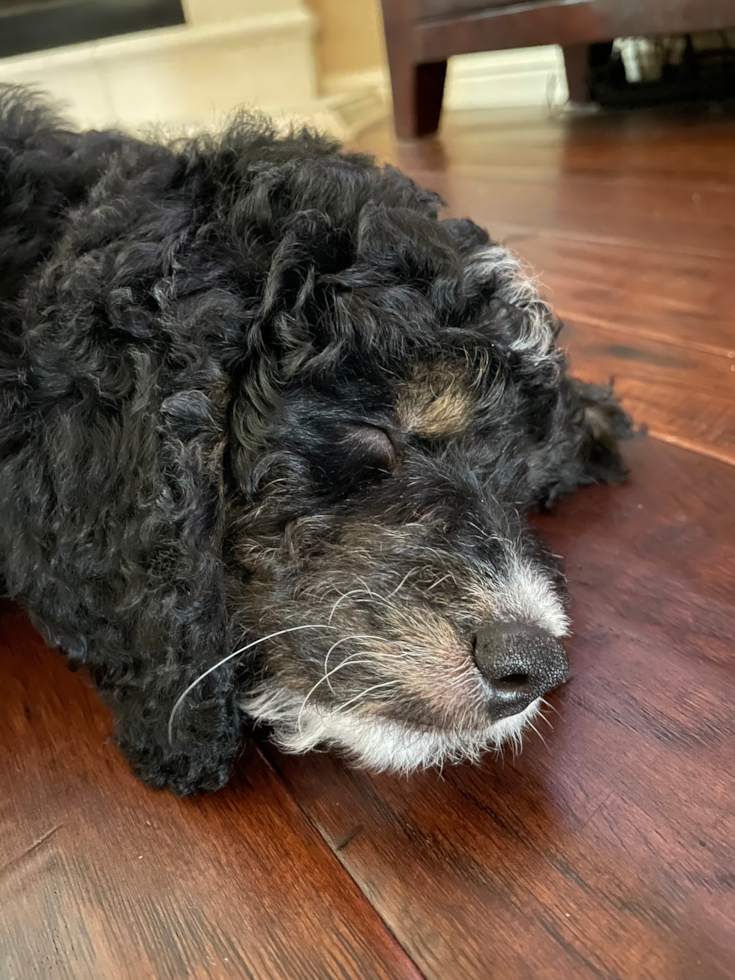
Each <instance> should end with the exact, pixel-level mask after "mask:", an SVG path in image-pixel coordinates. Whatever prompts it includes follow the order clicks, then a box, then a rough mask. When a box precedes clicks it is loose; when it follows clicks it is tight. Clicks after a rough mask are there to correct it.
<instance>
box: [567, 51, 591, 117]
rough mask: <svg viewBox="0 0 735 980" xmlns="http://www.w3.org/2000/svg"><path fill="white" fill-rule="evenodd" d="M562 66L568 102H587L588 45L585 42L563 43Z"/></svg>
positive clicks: (588, 99) (588, 98) (588, 94)
mask: <svg viewBox="0 0 735 980" xmlns="http://www.w3.org/2000/svg"><path fill="white" fill-rule="evenodd" d="M562 51H563V52H564V68H565V69H566V73H567V88H568V89H569V101H570V102H580V103H584V102H589V101H590V86H589V46H588V45H586V44H565V45H564V46H563V47H562Z"/></svg>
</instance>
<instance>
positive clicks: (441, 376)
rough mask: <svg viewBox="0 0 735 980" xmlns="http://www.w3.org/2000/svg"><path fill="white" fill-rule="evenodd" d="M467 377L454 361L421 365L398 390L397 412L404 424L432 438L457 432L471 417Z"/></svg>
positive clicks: (413, 430)
mask: <svg viewBox="0 0 735 980" xmlns="http://www.w3.org/2000/svg"><path fill="white" fill-rule="evenodd" d="M472 405H473V401H472V397H471V395H470V392H469V388H468V385H467V383H466V379H465V378H464V376H463V375H462V374H461V373H460V372H459V370H458V369H456V368H455V367H453V366H451V365H447V364H439V365H436V366H434V367H430V368H428V367H422V368H420V369H418V370H417V371H415V372H414V375H413V377H412V378H411V379H410V380H409V381H405V382H403V383H402V384H401V385H400V387H399V390H398V399H397V402H396V412H397V414H398V421H399V423H400V425H401V427H402V428H404V429H407V430H408V431H409V432H415V433H416V435H419V436H425V437H426V438H429V439H433V438H436V437H438V436H451V435H457V434H458V433H459V432H462V431H463V430H464V429H466V428H467V426H468V425H469V424H470V422H471V420H472Z"/></svg>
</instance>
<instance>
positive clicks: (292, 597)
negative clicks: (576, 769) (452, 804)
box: [0, 88, 633, 794]
mask: <svg viewBox="0 0 735 980" xmlns="http://www.w3.org/2000/svg"><path fill="white" fill-rule="evenodd" d="M441 206H442V202H441V200H440V199H439V197H438V196H437V195H436V194H435V193H433V192H431V191H428V190H422V189H421V188H419V187H417V186H416V185H415V184H414V183H413V182H412V181H411V180H410V179H409V178H408V177H407V176H405V175H404V174H402V173H401V172H399V171H398V170H396V169H394V168H393V167H391V166H382V167H381V166H378V165H377V164H376V163H375V162H374V160H373V159H372V158H370V157H369V156H366V155H363V154H359V153H352V152H346V151H344V150H343V149H342V148H341V147H340V146H339V144H337V143H336V142H334V141H333V140H332V139H330V138H328V137H326V136H322V135H318V134H315V133H313V132H311V131H308V130H306V129H304V130H300V131H296V130H294V131H293V132H291V133H289V134H286V135H283V134H281V135H278V134H277V133H276V132H275V131H274V129H273V128H272V126H271V125H269V124H268V123H267V122H266V121H264V120H263V119H260V118H257V117H254V116H249V115H246V114H243V115H241V116H239V117H238V118H236V119H235V120H234V121H233V122H232V124H231V125H230V126H229V128H228V129H227V130H226V131H225V132H224V133H223V135H221V136H219V137H217V138H215V137H210V136H201V137H197V138H190V139H180V140H178V141H173V142H166V141H164V140H155V139H151V140H143V139H137V138H134V137H133V136H130V135H125V134H123V133H120V132H117V131H109V132H97V131H95V132H82V133H79V132H75V131H73V130H72V129H71V128H70V127H69V126H68V125H67V124H65V123H64V121H63V120H62V119H60V118H58V117H57V116H56V115H55V113H54V111H52V109H50V108H48V107H46V106H45V105H44V104H43V102H42V101H39V99H38V98H37V97H35V96H33V95H32V94H29V93H28V92H24V91H22V90H18V89H14V88H5V89H3V90H2V94H0V393H1V395H2V399H1V402H0V405H1V409H0V410H1V412H2V415H1V416H0V514H1V515H2V516H1V519H0V578H2V580H3V590H4V594H6V595H8V596H11V597H14V598H16V599H18V600H19V601H21V602H22V603H23V604H24V605H25V607H26V608H27V610H28V612H29V614H30V616H31V618H32V620H33V622H34V623H35V625H36V626H37V627H38V629H39V630H40V631H41V633H42V634H43V636H44V638H45V639H46V640H47V642H48V643H49V644H51V645H52V646H56V647H59V648H60V649H61V650H63V651H65V653H66V654H67V656H68V659H69V662H70V665H71V666H79V665H86V667H87V668H88V669H89V672H90V673H91V676H92V678H93V680H94V682H95V684H96V686H97V688H98V690H99V692H100V693H101V695H102V697H103V698H104V699H105V701H106V702H107V703H108V704H109V706H110V708H111V710H112V714H113V717H114V725H115V734H116V740H117V742H118V744H119V746H120V748H121V750H122V752H123V753H124V754H125V756H126V757H127V759H128V760H129V762H130V764H131V766H132V768H133V770H134V771H135V772H136V773H137V774H138V776H140V777H141V778H142V779H144V780H145V781H147V782H148V783H149V784H152V785H153V786H168V787H170V789H171V790H173V791H174V792H175V793H177V794H186V793H190V792H193V791H197V790H213V789H217V788H219V787H221V786H222V785H223V784H224V783H225V782H226V781H227V779H228V777H229V774H230V771H231V767H232V763H233V759H234V757H235V755H236V752H237V750H238V747H239V746H240V744H241V742H242V739H243V735H244V732H245V730H246V728H247V727H248V726H249V725H254V724H263V725H267V726H269V727H270V729H271V730H272V733H273V737H274V739H275V740H276V742H277V743H278V744H279V745H280V746H282V747H283V748H284V749H286V750H289V751H293V752H306V751H307V750H309V749H312V748H313V747H315V746H318V745H326V746H336V747H341V748H342V749H343V750H345V751H346V752H347V753H348V754H349V755H350V756H352V758H353V759H354V760H356V762H358V763H360V764H364V765H367V766H370V767H373V768H375V769H383V770H393V771H401V772H409V771H411V770H414V769H416V768H420V767H426V766H431V765H441V764H443V763H445V762H455V761H461V760H464V759H474V758H477V757H478V755H479V754H480V753H481V752H483V751H485V750H486V749H488V748H493V747H497V746H500V745H501V744H503V743H504V742H506V741H509V740H510V741H513V740H518V739H519V737H520V734H521V732H522V730H523V728H524V726H526V725H528V724H530V723H531V721H532V719H533V717H534V715H535V714H536V712H537V711H538V710H539V706H540V705H541V703H542V700H543V697H544V695H545V694H547V693H548V692H549V691H550V690H551V689H553V688H554V687H556V686H557V685H559V684H561V683H562V682H563V681H564V679H565V677H566V674H567V669H568V665H567V658H566V655H565V652H564V648H563V646H562V642H561V641H562V639H563V638H564V636H565V635H566V634H567V632H568V628H569V624H568V620H567V615H566V613H565V586H564V579H563V575H562V572H561V570H560V568H559V566H558V564H557V562H556V559H554V558H553V557H552V556H551V555H550V554H549V553H548V552H547V550H546V549H545V548H544V547H543V545H542V544H541V543H540V542H539V541H538V540H537V539H536V538H535V536H534V535H533V534H532V533H531V531H530V529H529V526H528V524H527V521H526V515H527V514H528V512H529V511H531V510H533V509H534V508H545V507H547V506H549V505H550V504H551V503H552V502H554V501H555V500H557V499H558V498H560V497H562V496H564V495H566V494H568V493H570V492H571V491H572V490H574V489H575V488H576V487H578V486H579V485H581V484H590V483H597V482H601V481H604V482H608V483H615V482H618V481H620V480H622V479H623V478H624V477H625V475H626V470H625V466H624V464H623V461H622V459H621V454H620V449H619V443H620V441H621V440H624V439H626V438H628V437H629V436H630V435H631V434H632V431H633V429H632V424H631V420H630V419H629V417H628V416H627V414H626V413H625V412H624V411H623V410H622V409H621V407H620V406H619V404H618V403H617V402H616V400H615V399H614V397H613V395H612V392H611V390H610V389H608V388H606V387H598V386H595V385H592V384H585V383H583V382H581V381H578V380H575V379H574V378H572V377H570V375H569V374H568V373H567V367H566V362H565V357H564V354H563V352H562V350H561V349H560V348H559V347H558V346H557V343H556V337H557V334H558V329H559V324H558V322H557V321H556V320H555V319H554V317H553V316H552V314H551V312H550V310H549V308H548V307H547V306H546V305H545V304H544V303H543V302H542V301H541V300H540V299H539V297H538V295H537V293H536V290H535V288H534V286H533V284H532V282H531V281H530V280H529V278H528V277H527V276H526V275H525V274H524V273H523V271H522V269H521V266H520V265H519V262H518V261H517V260H516V258H514V256H513V255H512V254H511V253H510V252H509V251H507V250H506V249H505V248H504V247H503V246H502V245H500V244H498V243H496V242H494V241H492V240H491V239H490V238H489V236H488V234H487V233H486V232H485V231H483V230H482V229H481V228H479V227H478V226H477V225H476V224H474V223H473V222H472V221H470V220H466V219H456V218H443V219H441V218H440V217H439V213H440V208H441Z"/></svg>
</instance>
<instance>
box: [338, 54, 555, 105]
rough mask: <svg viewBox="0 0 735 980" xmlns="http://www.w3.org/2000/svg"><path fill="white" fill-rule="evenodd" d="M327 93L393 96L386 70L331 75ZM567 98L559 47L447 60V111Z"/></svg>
mask: <svg viewBox="0 0 735 980" xmlns="http://www.w3.org/2000/svg"><path fill="white" fill-rule="evenodd" d="M321 88H322V91H323V92H324V93H326V94H328V95H333V94H336V93H340V92H351V91H354V90H355V89H359V88H363V89H365V88H372V89H374V90H376V91H378V92H380V93H381V96H382V98H384V99H385V100H386V101H387V100H388V99H389V93H390V79H389V76H388V70H387V68H384V67H382V66H377V67H375V68H373V69H370V70H369V71H362V72H348V73H344V74H334V75H327V76H326V77H324V78H323V79H322V83H321ZM566 101H567V81H566V75H565V72H564V58H563V56H562V53H561V49H560V48H559V47H557V46H556V45H548V46H546V47H537V48H517V49H513V50H510V51H483V52H481V53H479V54H464V55H457V56H456V57H454V58H450V59H449V68H448V72H447V81H446V86H445V91H444V105H445V108H447V109H482V108H491V107H502V106H546V105H549V104H552V105H559V104H563V103H565V102H566Z"/></svg>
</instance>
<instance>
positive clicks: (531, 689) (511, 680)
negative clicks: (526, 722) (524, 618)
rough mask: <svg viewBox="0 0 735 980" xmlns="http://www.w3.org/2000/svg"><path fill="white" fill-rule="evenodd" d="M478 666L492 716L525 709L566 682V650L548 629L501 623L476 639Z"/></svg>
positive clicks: (481, 633)
mask: <svg viewBox="0 0 735 980" xmlns="http://www.w3.org/2000/svg"><path fill="white" fill-rule="evenodd" d="M475 663H476V664H477V668H478V670H479V671H480V673H481V674H482V676H483V678H484V680H485V684H486V688H487V692H488V708H489V709H490V711H491V713H492V714H493V717H495V718H497V719H500V718H507V717H509V716H510V715H517V714H519V713H520V712H521V711H523V710H525V709H526V708H527V707H528V706H529V704H531V702H532V701H535V700H536V698H540V697H543V695H544V694H547V693H548V692H549V691H551V690H553V688H555V687H558V686H559V684H562V683H563V682H564V681H565V680H566V676H567V671H568V669H569V663H568V661H567V655H566V653H565V652H564V647H563V646H562V645H561V643H560V642H559V641H558V640H557V639H555V638H554V637H553V636H552V635H551V634H550V633H548V632H547V631H546V630H543V629H541V628H539V627H537V626H528V625H521V624H519V623H498V624H495V625H493V626H487V627H484V628H483V629H481V630H480V631H479V632H478V633H477V634H476V637H475Z"/></svg>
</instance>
